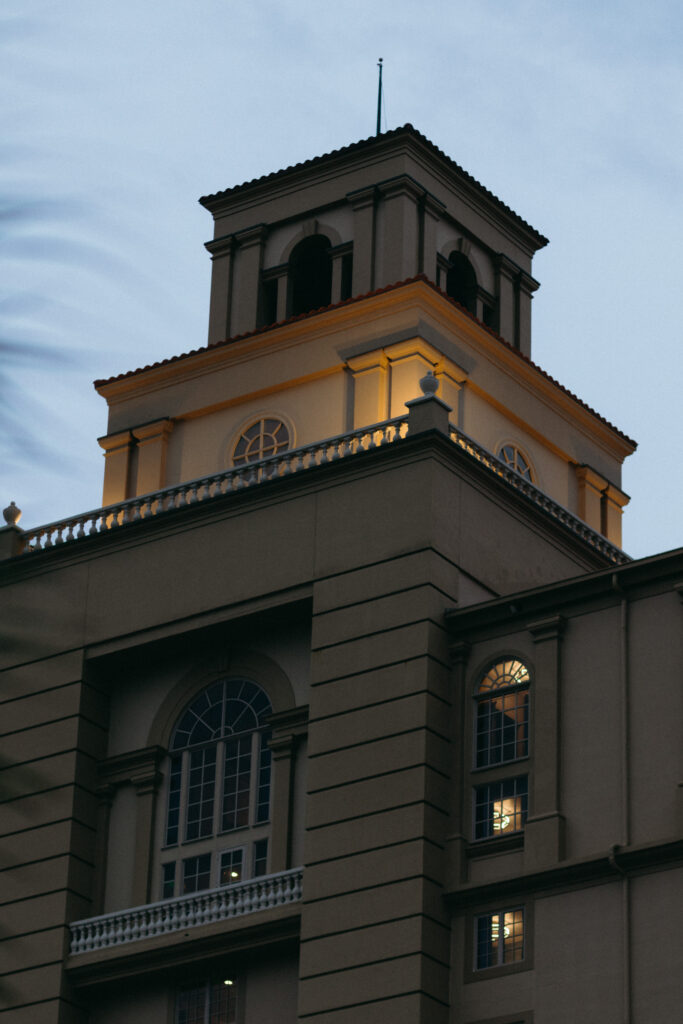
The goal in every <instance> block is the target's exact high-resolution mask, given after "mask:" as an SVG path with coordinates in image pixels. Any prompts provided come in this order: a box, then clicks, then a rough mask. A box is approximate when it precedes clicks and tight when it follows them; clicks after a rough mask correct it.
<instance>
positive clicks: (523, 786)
mask: <svg viewBox="0 0 683 1024" xmlns="http://www.w3.org/2000/svg"><path fill="white" fill-rule="evenodd" d="M528 788H529V783H528V777H527V776H526V775H520V776H518V777H517V778H515V779H503V780H502V781H501V782H492V783H490V784H489V785H487V786H477V788H476V789H475V791H474V792H475V801H474V838H475V839H489V838H491V837H492V836H500V835H505V834H507V833H511V832H519V831H520V830H521V829H522V828H523V827H524V823H525V821H526V818H527V811H528Z"/></svg>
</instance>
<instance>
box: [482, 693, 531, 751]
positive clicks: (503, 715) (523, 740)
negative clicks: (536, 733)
mask: <svg viewBox="0 0 683 1024" xmlns="http://www.w3.org/2000/svg"><path fill="white" fill-rule="evenodd" d="M476 751H477V754H476V764H477V768H487V767H489V766H490V765H495V764H504V763H505V762H506V761H514V760H516V759H517V758H520V757H527V756H528V753H529V692H528V690H513V691H508V692H507V693H501V694H497V695H496V696H495V697H491V698H489V699H486V700H479V702H478V703H477V735H476Z"/></svg>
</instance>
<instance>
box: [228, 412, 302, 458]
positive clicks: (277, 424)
mask: <svg viewBox="0 0 683 1024" xmlns="http://www.w3.org/2000/svg"><path fill="white" fill-rule="evenodd" d="M288 448H289V430H288V429H287V427H286V426H285V424H284V423H283V422H282V420H278V419H274V418H271V417H268V418H266V417H264V418H263V419H260V420H257V421H256V423H252V424H251V426H249V427H247V428H246V430H243V431H242V433H241V434H240V436H239V439H238V441H237V444H236V445H235V449H234V451H233V453H232V461H233V465H235V466H243V465H245V464H246V463H247V462H258V461H259V459H267V458H269V457H270V456H271V455H277V454H278V453H279V452H284V451H286V450H287V449H288Z"/></svg>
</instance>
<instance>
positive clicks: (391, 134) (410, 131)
mask: <svg viewBox="0 0 683 1024" xmlns="http://www.w3.org/2000/svg"><path fill="white" fill-rule="evenodd" d="M400 135H413V136H414V137H415V138H417V139H419V140H420V141H421V142H422V143H424V145H425V146H427V148H428V149H430V150H431V151H432V153H434V154H435V155H436V156H438V157H440V159H442V160H444V161H445V162H446V163H447V164H448V165H449V166H450V167H451V168H452V169H453V170H454V171H456V172H457V174H459V175H461V177H463V178H464V179H465V180H466V181H467V182H468V183H469V184H470V185H472V186H473V187H474V188H476V189H477V191H479V192H481V193H482V194H483V195H485V196H486V197H487V198H488V199H490V200H492V202H494V203H495V204H496V205H497V206H499V207H500V209H501V210H505V212H506V213H507V214H509V215H510V216H511V217H514V219H515V220H516V221H517V223H518V224H521V225H522V226H523V227H524V228H526V230H527V231H531V232H532V233H533V234H534V235H535V236H536V241H537V242H538V245H539V248H542V247H543V246H544V245H547V244H548V239H547V238H546V237H545V235H542V234H541V233H540V232H539V231H537V230H536V228H534V227H533V226H532V225H531V224H529V223H528V221H525V220H524V218H523V217H520V216H519V214H518V213H515V211H514V210H513V209H512V208H511V207H509V206H508V205H507V203H504V202H503V200H502V199H499V198H498V196H496V195H494V193H493V192H491V191H490V190H489V189H487V188H486V186H485V185H482V184H481V182H479V181H477V179H476V178H474V177H473V176H472V175H471V174H469V173H468V171H466V170H465V169H464V168H463V167H461V166H460V164H458V163H456V161H455V160H453V159H451V157H449V156H448V154H447V153H444V151H443V150H442V149H439V147H438V146H436V145H435V144H434V143H433V142H431V141H430V139H428V138H427V136H426V135H423V134H422V132H419V131H418V130H417V128H414V127H413V125H412V124H404V125H402V126H401V127H400V128H393V129H392V130H391V131H388V132H383V133H382V134H381V135H379V136H378V135H371V136H369V137H368V138H367V139H361V140H360V141H359V142H352V143H351V144H350V145H348V146H342V147H341V148H340V149H333V150H331V152H329V153H323V154H322V155H321V156H314V157H312V158H311V159H310V160H302V161H301V162H300V163H298V164H291V165H290V166H289V167H283V168H281V170H279V171H271V173H270V174H262V175H261V176H260V177H258V178H252V179H251V180H250V181H244V182H242V184H241V185H233V186H231V187H230V188H226V189H223V190H222V191H220V192H214V193H213V194H212V195H208V196H202V197H201V198H200V200H199V202H200V203H201V204H202V206H205V207H206V208H207V209H209V208H210V206H211V204H212V203H213V202H215V201H216V200H218V199H223V198H225V197H226V196H230V195H234V194H236V193H238V192H240V191H241V190H242V189H247V188H252V187H253V186H255V185H260V184H262V183H263V182H266V181H267V182H272V181H273V179H275V178H281V177H284V176H285V175H287V174H292V173H293V172H294V171H300V170H303V169H304V168H307V167H315V166H316V164H320V163H322V162H323V161H325V160H329V159H331V158H332V157H338V156H342V155H344V154H346V153H353V152H356V151H359V150H363V149H368V148H369V147H370V146H373V145H375V144H376V143H377V142H378V140H382V139H391V138H397V137H398V136H400Z"/></svg>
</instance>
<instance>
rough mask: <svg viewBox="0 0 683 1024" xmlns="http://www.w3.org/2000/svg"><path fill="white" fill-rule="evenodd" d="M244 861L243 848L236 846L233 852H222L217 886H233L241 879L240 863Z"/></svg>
mask: <svg viewBox="0 0 683 1024" xmlns="http://www.w3.org/2000/svg"><path fill="white" fill-rule="evenodd" d="M243 860H244V847H243V846H237V847H235V849H233V850H223V852H222V853H221V868H220V877H219V880H218V884H219V885H234V884H235V882H239V881H240V880H241V878H242V863H243Z"/></svg>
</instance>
